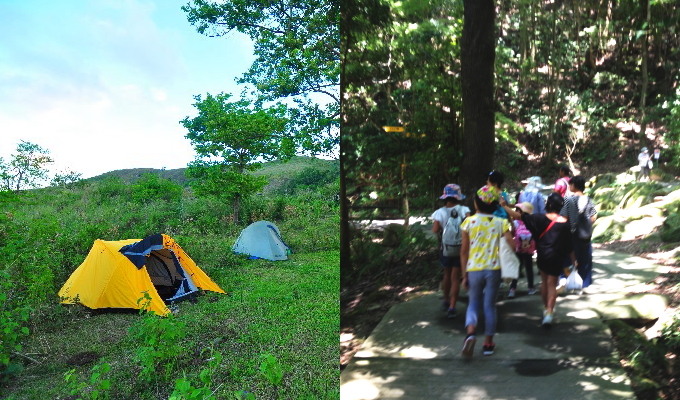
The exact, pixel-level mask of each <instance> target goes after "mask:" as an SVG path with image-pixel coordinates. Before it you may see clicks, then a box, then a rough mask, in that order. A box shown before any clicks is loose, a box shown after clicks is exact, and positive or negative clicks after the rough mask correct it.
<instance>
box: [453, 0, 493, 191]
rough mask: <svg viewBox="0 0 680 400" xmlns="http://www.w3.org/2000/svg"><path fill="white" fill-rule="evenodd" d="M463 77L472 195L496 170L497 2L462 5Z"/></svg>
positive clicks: (467, 183)
mask: <svg viewBox="0 0 680 400" xmlns="http://www.w3.org/2000/svg"><path fill="white" fill-rule="evenodd" d="M463 9H464V11H463V39H462V42H461V69H462V71H461V77H462V86H463V115H464V119H465V121H464V124H465V125H464V129H463V152H464V155H463V162H462V167H461V179H460V181H461V184H462V185H461V186H462V189H463V192H464V193H466V194H467V195H471V194H472V193H474V192H475V191H476V189H477V188H478V187H480V186H482V185H484V183H485V182H486V179H487V176H488V174H489V172H490V171H491V169H492V168H493V159H494V150H495V140H494V97H493V95H494V62H495V57H496V53H495V42H494V39H495V35H494V18H495V12H494V1H493V0H464V1H463Z"/></svg>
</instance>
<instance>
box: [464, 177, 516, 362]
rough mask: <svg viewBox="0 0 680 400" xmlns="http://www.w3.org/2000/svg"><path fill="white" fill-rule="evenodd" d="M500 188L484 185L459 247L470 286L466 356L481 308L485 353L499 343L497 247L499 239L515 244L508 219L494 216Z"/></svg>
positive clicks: (470, 353)
mask: <svg viewBox="0 0 680 400" xmlns="http://www.w3.org/2000/svg"><path fill="white" fill-rule="evenodd" d="M500 196H501V194H500V191H499V190H498V189H497V188H496V187H493V186H484V187H483V188H481V189H479V190H478V191H477V194H476V195H475V200H474V202H475V210H477V213H476V214H475V215H473V216H472V217H470V218H468V219H466V220H465V222H463V224H462V225H461V229H462V230H463V245H462V247H461V250H460V263H461V272H462V273H463V285H464V286H465V288H467V289H468V296H469V299H470V301H469V304H468V309H467V313H466V315H465V330H466V332H467V336H466V337H465V341H464V342H463V357H464V358H465V359H470V358H471V357H472V353H473V352H474V347H475V343H476V341H477V338H476V332H475V330H476V328H477V325H478V319H479V316H478V314H479V309H480V307H482V306H483V307H484V321H485V324H484V325H485V327H484V344H483V346H482V351H483V354H484V355H485V356H490V355H492V354H493V353H494V350H495V348H496V344H495V343H494V341H493V337H494V335H495V334H496V294H497V293H498V288H499V284H500V281H501V265H500V257H499V255H498V250H499V247H500V241H501V240H506V241H507V242H508V245H510V246H512V245H513V244H514V239H513V238H512V235H511V234H510V223H509V222H508V220H507V219H504V218H499V217H495V216H494V215H493V213H494V211H496V209H497V208H498V205H499V203H498V200H499V199H500Z"/></svg>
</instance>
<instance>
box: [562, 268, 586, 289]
mask: <svg viewBox="0 0 680 400" xmlns="http://www.w3.org/2000/svg"><path fill="white" fill-rule="evenodd" d="M565 289H566V290H567V291H570V290H575V291H578V292H580V291H581V290H582V289H583V279H582V278H581V275H579V274H578V271H576V268H572V270H571V274H569V276H568V277H567V283H566V285H565Z"/></svg>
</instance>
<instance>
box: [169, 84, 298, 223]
mask: <svg viewBox="0 0 680 400" xmlns="http://www.w3.org/2000/svg"><path fill="white" fill-rule="evenodd" d="M230 97H231V95H229V94H226V93H221V94H218V95H216V96H213V95H211V94H207V95H206V97H205V99H202V98H201V96H200V95H198V96H195V97H194V98H195V99H196V102H195V103H194V106H195V107H196V108H197V109H198V116H196V117H194V118H189V117H186V118H185V119H183V120H182V121H181V122H180V123H181V124H182V125H183V126H184V127H185V128H186V129H187V130H188V131H189V133H188V134H187V135H186V137H187V138H188V139H190V140H191V144H192V145H193V146H194V149H195V150H196V153H197V159H196V160H195V161H194V162H192V163H191V164H190V165H189V167H188V169H187V175H188V176H189V177H190V178H193V181H192V183H191V185H192V188H193V189H194V190H195V192H196V194H198V195H209V196H217V197H220V198H224V199H230V200H232V201H233V215H234V223H238V222H239V207H240V201H241V199H242V198H244V197H247V196H249V195H251V194H253V193H256V192H258V191H260V190H261V189H262V188H263V187H264V186H265V185H266V180H265V178H264V177H256V176H254V175H252V174H249V172H253V171H255V170H257V169H258V168H260V167H261V165H262V164H261V162H260V161H271V160H273V159H276V158H281V159H287V158H290V157H292V156H293V155H294V154H295V141H294V140H293V138H292V137H291V136H290V134H289V131H288V119H287V118H286V114H287V113H286V107H285V106H284V105H283V104H278V105H276V106H273V107H270V108H262V106H261V105H259V104H257V103H255V104H253V103H251V102H250V101H248V100H237V101H229V99H230Z"/></svg>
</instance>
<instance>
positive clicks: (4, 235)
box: [0, 180, 340, 400]
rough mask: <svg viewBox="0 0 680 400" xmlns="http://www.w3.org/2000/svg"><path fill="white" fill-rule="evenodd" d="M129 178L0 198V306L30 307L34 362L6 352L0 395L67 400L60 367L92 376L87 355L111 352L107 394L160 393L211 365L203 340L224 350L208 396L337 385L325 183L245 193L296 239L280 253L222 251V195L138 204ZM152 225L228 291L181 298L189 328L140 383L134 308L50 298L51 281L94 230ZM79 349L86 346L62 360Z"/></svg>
mask: <svg viewBox="0 0 680 400" xmlns="http://www.w3.org/2000/svg"><path fill="white" fill-rule="evenodd" d="M131 190H132V186H131V185H129V184H124V183H120V182H118V183H116V182H112V181H106V180H104V181H100V182H92V183H90V184H86V185H80V186H74V187H71V188H46V189H39V190H33V191H28V192H26V193H23V194H22V195H21V196H19V197H16V198H15V197H12V196H10V197H8V198H7V199H6V200H5V201H2V200H0V271H3V270H4V271H7V272H11V280H12V281H11V282H7V281H5V282H3V283H2V284H0V291H4V292H5V293H6V295H7V298H8V301H7V302H5V303H3V304H0V311H2V310H9V311H10V312H11V311H12V310H13V309H15V308H17V307H23V306H28V307H30V308H31V310H32V312H31V318H30V321H29V324H28V326H27V327H28V328H29V329H30V334H29V335H28V336H27V337H25V338H24V339H23V340H22V343H21V344H22V345H23V348H22V349H21V353H22V354H24V355H27V356H29V357H31V358H32V359H34V360H35V361H36V362H32V361H29V360H28V359H27V358H25V357H21V356H14V357H13V360H12V363H13V365H17V364H20V365H22V366H23V367H24V370H23V371H20V372H16V371H12V374H11V375H9V376H2V375H1V374H0V399H14V400H19V399H21V400H31V399H67V398H69V397H68V392H69V388H68V385H67V384H66V381H65V378H64V374H65V373H66V372H67V371H69V370H71V369H72V368H76V379H75V382H89V381H90V376H91V375H92V367H93V366H95V365H97V364H98V363H108V364H110V365H111V371H110V372H109V373H108V374H107V379H110V381H111V390H110V398H111V399H140V400H161V399H162V400H165V399H168V397H169V396H170V395H171V393H172V392H173V389H174V387H175V380H177V379H179V378H183V377H186V379H188V380H189V381H191V384H192V385H194V387H195V385H201V380H200V379H199V378H200V376H199V375H200V374H201V372H202V371H204V370H206V369H208V368H209V364H210V363H209V361H208V359H209V358H210V354H214V353H213V352H219V353H220V354H221V355H222V361H221V362H220V363H219V365H218V366H217V369H216V370H215V371H214V372H212V377H211V380H210V381H211V382H212V384H211V385H210V388H211V389H210V390H211V391H214V392H215V394H216V395H217V398H218V399H232V398H233V395H234V392H237V391H248V392H249V393H252V394H254V395H255V396H256V398H257V399H274V398H277V399H306V398H307V399H327V398H328V399H330V398H338V397H339V387H338V378H339V368H338V360H339V347H338V336H337V335H338V331H339V324H340V323H339V285H340V273H339V263H340V260H339V251H338V249H339V235H338V227H339V213H338V204H337V202H335V201H334V200H333V197H329V194H331V193H333V191H334V190H335V186H333V185H332V184H331V185H325V186H319V187H318V188H313V190H308V191H304V192H302V193H300V194H298V195H294V196H286V197H268V196H256V197H254V198H252V199H250V200H248V201H245V202H244V203H243V205H242V212H243V216H244V220H245V222H248V223H249V222H252V221H254V220H259V219H267V220H270V221H274V222H275V223H276V224H277V225H278V227H279V228H280V230H281V232H282V237H283V239H284V241H286V243H288V245H289V246H290V247H291V248H292V250H293V254H292V256H291V260H289V261H284V262H269V261H264V260H248V259H247V258H245V257H243V256H238V255H235V254H233V253H232V252H231V247H232V245H233V244H234V242H235V240H236V237H237V236H238V234H239V233H240V232H241V230H242V229H243V228H244V227H245V225H241V226H235V225H234V224H232V223H230V219H229V217H230V214H231V210H230V209H229V206H227V205H224V204H222V203H220V202H219V201H217V200H214V199H202V198H196V197H194V196H193V195H192V194H191V193H190V192H189V191H187V190H185V191H184V192H183V193H182V196H181V198H176V199H169V200H161V199H155V200H153V201H148V202H144V203H140V202H135V201H134V199H133V198H132V197H131V196H129V194H130V192H131ZM154 233H166V234H169V235H170V236H172V237H173V238H174V239H175V240H176V241H177V243H178V244H179V245H180V246H182V248H183V249H184V250H185V251H186V252H187V253H188V254H189V255H190V256H191V257H192V259H193V260H194V261H195V262H196V263H197V264H198V265H199V266H200V267H201V269H203V270H204V271H205V272H206V273H207V274H208V275H209V276H210V277H211V278H212V279H213V280H214V281H215V282H217V283H218V284H219V285H220V286H221V287H222V288H223V289H224V290H225V291H227V292H228V294H226V295H221V294H214V293H207V294H206V295H205V296H200V297H199V299H198V302H197V303H196V304H192V303H190V302H184V303H181V304H180V305H179V313H177V314H176V315H175V317H176V321H177V322H178V323H182V324H186V332H187V335H186V337H184V338H183V339H182V340H181V345H182V346H181V349H182V350H181V351H179V352H178V353H177V354H176V355H174V356H172V357H171V358H170V359H169V360H167V361H168V362H169V365H168V366H165V365H157V370H158V374H157V376H153V377H152V380H151V381H150V382H148V383H144V382H143V381H142V380H140V379H139V376H138V375H139V372H140V371H141V369H142V367H141V363H140V362H139V360H137V353H138V351H139V349H140V348H141V347H142V346H144V343H140V341H139V340H134V339H133V335H131V333H130V329H131V328H133V327H140V326H142V322H143V321H145V317H144V316H141V315H138V314H137V313H127V314H125V313H110V312H109V313H93V312H91V311H90V310H88V309H85V308H81V307H79V306H61V305H58V299H57V298H56V293H57V291H58V290H59V288H60V287H61V286H62V285H63V283H64V282H65V280H66V279H67V278H68V276H69V275H70V274H71V272H72V271H73V270H75V268H77V267H78V265H79V264H80V263H81V262H82V261H83V260H84V259H85V256H86V255H87V253H88V252H89V250H90V248H91V246H92V243H93V242H94V240H95V239H104V240H120V239H130V238H143V237H145V236H147V235H150V234H154ZM159 325H162V324H158V325H156V326H159ZM84 352H93V353H96V355H97V359H96V360H94V361H92V362H91V363H89V364H86V365H82V366H75V367H74V366H73V365H69V363H68V362H67V361H68V360H69V359H71V358H72V357H74V356H76V355H79V354H83V353H84ZM263 354H268V355H271V356H273V357H274V358H275V359H276V360H277V364H278V365H280V367H281V368H282V370H283V379H282V382H281V383H280V384H279V385H276V386H275V385H274V384H273V383H272V382H271V381H270V380H269V379H268V378H267V377H266V376H265V375H264V374H263V373H262V372H261V371H260V365H261V363H262V360H263V358H262V355H263ZM210 368H212V367H210ZM0 372H2V370H0ZM204 378H205V377H204ZM89 387H90V386H89V384H88V388H86V389H85V393H81V394H84V395H85V397H84V398H88V397H87V395H88V391H89V390H91V389H90V388H89Z"/></svg>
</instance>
